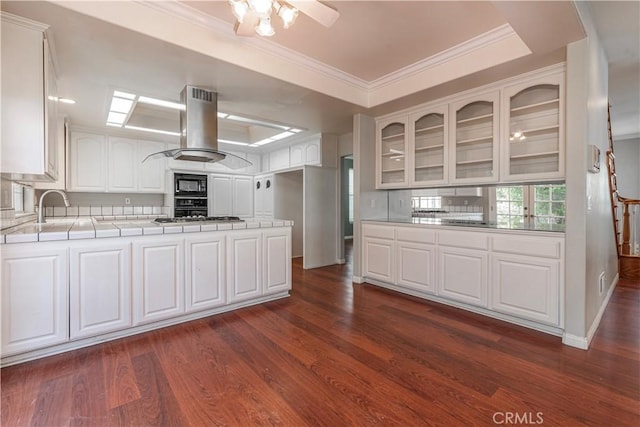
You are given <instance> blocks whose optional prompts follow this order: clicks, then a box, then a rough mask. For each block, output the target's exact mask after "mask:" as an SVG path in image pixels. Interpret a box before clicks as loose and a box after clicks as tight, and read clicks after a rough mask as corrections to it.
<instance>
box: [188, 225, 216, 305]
mask: <svg viewBox="0 0 640 427" xmlns="http://www.w3.org/2000/svg"><path fill="white" fill-rule="evenodd" d="M224 261H225V237H224V235H216V236H210V237H205V238H188V239H187V241H186V254H185V266H186V270H187V271H186V277H185V279H186V281H185V286H186V310H187V312H192V311H197V310H204V309H207V308H213V307H218V306H220V305H224V304H225V303H226V292H225V288H224V283H225V280H224V278H225V265H224Z"/></svg>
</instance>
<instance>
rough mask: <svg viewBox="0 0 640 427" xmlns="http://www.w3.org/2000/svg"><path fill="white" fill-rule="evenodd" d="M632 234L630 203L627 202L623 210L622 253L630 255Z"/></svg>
mask: <svg viewBox="0 0 640 427" xmlns="http://www.w3.org/2000/svg"><path fill="white" fill-rule="evenodd" d="M630 234H631V233H630V228H629V204H628V203H625V204H624V208H623V212H622V254H623V255H629V254H630V253H631V251H630V245H629V238H630Z"/></svg>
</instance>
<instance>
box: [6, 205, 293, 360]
mask: <svg viewBox="0 0 640 427" xmlns="http://www.w3.org/2000/svg"><path fill="white" fill-rule="evenodd" d="M156 216H157V215H156ZM292 225H293V223H292V221H285V220H266V221H265V220H245V221H233V220H231V221H225V220H222V221H198V222H189V223H181V222H168V223H157V222H154V221H153V217H152V216H144V215H141V216H135V217H134V216H129V217H127V216H123V217H116V216H109V217H107V216H102V217H100V216H96V217H63V218H55V219H49V220H48V222H47V223H45V224H35V223H33V222H29V223H25V224H22V225H19V226H16V227H12V228H9V229H6V230H3V231H2V236H1V238H0V239H1V240H0V241H1V242H2V243H3V246H2V282H3V289H2V292H3V294H2V304H3V307H2V365H3V366H7V365H11V364H15V363H20V362H24V361H27V360H31V359H36V358H39V357H44V356H48V355H52V354H56V353H61V352H64V351H68V350H72V349H76V348H81V347H85V346H89V345H92V344H95V343H99V342H104V341H108V340H113V339H117V338H121V337H124V336H129V335H134V334H138V333H141V332H144V331H148V330H152V329H157V328H161V327H165V326H168V325H172V324H177V323H181V322H185V321H189V320H192V319H197V318H201V317H206V316H210V315H212V314H216V313H221V312H225V311H229V310H234V309H237V308H240V307H245V306H249V305H254V304H259V303H262V302H266V301H271V300H275V299H279V298H284V297H287V296H288V295H289V291H290V289H291V227H292Z"/></svg>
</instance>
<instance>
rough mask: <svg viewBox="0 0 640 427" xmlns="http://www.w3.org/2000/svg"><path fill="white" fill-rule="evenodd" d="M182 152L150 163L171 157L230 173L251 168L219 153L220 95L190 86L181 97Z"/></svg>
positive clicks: (243, 161)
mask: <svg viewBox="0 0 640 427" xmlns="http://www.w3.org/2000/svg"><path fill="white" fill-rule="evenodd" d="M180 100H181V101H182V103H183V104H184V106H185V108H184V109H183V110H181V111H180V148H175V149H173V150H165V151H160V152H158V153H153V154H150V155H148V156H147V157H146V158H145V159H144V160H143V161H142V162H143V163H144V162H145V161H147V160H151V159H158V158H163V157H171V158H173V159H175V160H186V161H190V162H207V163H220V164H222V165H224V166H226V167H228V168H230V169H240V168H244V167H247V166H251V165H252V163H251V162H249V161H248V160H246V159H243V158H242V157H238V156H236V155H233V154H231V153H226V152H224V151H221V150H218V94H217V93H216V92H213V91H210V90H208V89H203V88H198V87H195V86H186V87H185V88H184V89H183V90H182V92H181V93H180Z"/></svg>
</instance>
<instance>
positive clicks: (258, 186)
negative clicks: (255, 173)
mask: <svg viewBox="0 0 640 427" xmlns="http://www.w3.org/2000/svg"><path fill="white" fill-rule="evenodd" d="M259 189H260V181H258V182H256V190H259Z"/></svg>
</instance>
